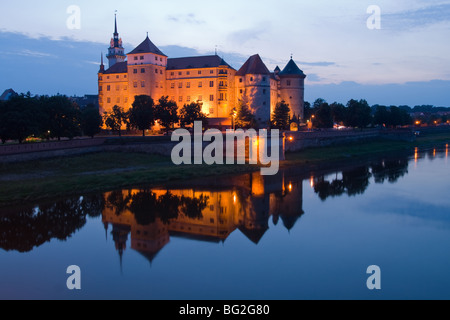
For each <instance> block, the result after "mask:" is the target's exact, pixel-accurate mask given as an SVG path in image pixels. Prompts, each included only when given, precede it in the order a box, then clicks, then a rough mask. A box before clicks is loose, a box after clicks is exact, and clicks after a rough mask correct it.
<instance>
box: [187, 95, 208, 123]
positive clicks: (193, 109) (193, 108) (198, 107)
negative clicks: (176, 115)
mask: <svg viewBox="0 0 450 320" xmlns="http://www.w3.org/2000/svg"><path fill="white" fill-rule="evenodd" d="M207 118H208V116H207V115H206V114H204V113H203V112H202V103H201V102H198V101H197V102H191V103H190V104H185V105H184V106H183V108H181V110H180V124H181V126H182V127H183V128H185V127H186V126H189V125H192V124H194V122H195V121H203V124H204V125H205V123H206V122H207Z"/></svg>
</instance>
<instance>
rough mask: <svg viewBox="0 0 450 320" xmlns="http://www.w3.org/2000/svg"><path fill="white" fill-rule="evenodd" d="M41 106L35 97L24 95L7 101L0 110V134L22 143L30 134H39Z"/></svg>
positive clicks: (5, 138)
mask: <svg viewBox="0 0 450 320" xmlns="http://www.w3.org/2000/svg"><path fill="white" fill-rule="evenodd" d="M39 112H40V111H39V108H38V103H37V100H36V99H35V98H31V97H27V96H24V95H21V96H17V97H13V98H12V99H11V100H9V101H6V102H5V103H4V105H3V106H2V107H1V111H0V135H1V140H2V142H3V143H5V142H6V140H9V139H12V140H18V141H19V143H22V142H23V141H24V140H25V139H26V138H27V137H28V136H30V135H32V134H35V135H38V134H39V122H38V121H37V120H38V119H39Z"/></svg>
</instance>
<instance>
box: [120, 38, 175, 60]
mask: <svg viewBox="0 0 450 320" xmlns="http://www.w3.org/2000/svg"><path fill="white" fill-rule="evenodd" d="M139 53H154V54H159V55H160V56H165V57H167V56H166V55H165V54H164V53H162V51H161V50H159V49H158V47H157V46H155V45H154V44H153V42H151V41H150V39H149V38H148V36H147V38H145V40H144V41H143V42H142V43H141V44H140V45H138V46H137V47H136V48H135V49H134V50H133V51H131V52H130V53H129V54H139Z"/></svg>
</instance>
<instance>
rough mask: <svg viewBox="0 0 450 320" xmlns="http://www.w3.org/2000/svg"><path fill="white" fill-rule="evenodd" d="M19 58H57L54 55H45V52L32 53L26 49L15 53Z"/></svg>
mask: <svg viewBox="0 0 450 320" xmlns="http://www.w3.org/2000/svg"><path fill="white" fill-rule="evenodd" d="M17 54H18V55H20V56H26V57H34V58H57V56H55V55H54V54H50V53H45V52H39V51H32V50H28V49H24V50H22V51H20V52H18V53H17Z"/></svg>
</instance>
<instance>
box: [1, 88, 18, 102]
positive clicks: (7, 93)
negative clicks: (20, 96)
mask: <svg viewBox="0 0 450 320" xmlns="http://www.w3.org/2000/svg"><path fill="white" fill-rule="evenodd" d="M14 96H17V93H16V92H15V91H14V90H13V89H8V90H5V92H3V94H2V95H1V96H0V100H2V101H8V100H9V99H11V98H12V97H14Z"/></svg>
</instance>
